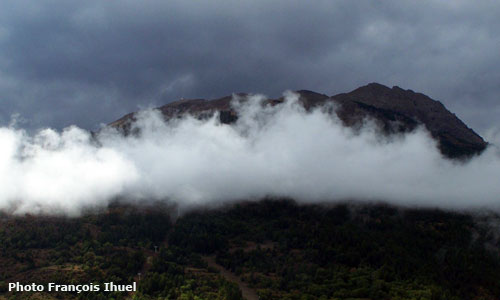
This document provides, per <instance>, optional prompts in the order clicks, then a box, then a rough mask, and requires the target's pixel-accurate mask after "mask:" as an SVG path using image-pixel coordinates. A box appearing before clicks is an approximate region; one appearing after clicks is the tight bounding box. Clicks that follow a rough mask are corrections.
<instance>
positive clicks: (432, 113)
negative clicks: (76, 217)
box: [109, 83, 487, 158]
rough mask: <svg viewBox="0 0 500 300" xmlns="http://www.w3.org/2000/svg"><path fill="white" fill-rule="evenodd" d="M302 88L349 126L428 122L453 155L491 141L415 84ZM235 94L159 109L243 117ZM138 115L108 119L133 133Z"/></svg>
mask: <svg viewBox="0 0 500 300" xmlns="http://www.w3.org/2000/svg"><path fill="white" fill-rule="evenodd" d="M297 93H298V94H299V95H300V102H301V103H302V105H304V107H305V108H306V109H307V110H310V109H312V108H314V107H318V106H321V105H324V104H326V103H334V104H336V105H337V107H338V109H337V110H336V114H337V116H338V117H339V118H340V119H341V120H342V122H343V124H344V125H345V126H349V127H356V126H360V125H361V124H362V122H363V120H364V119H365V118H367V117H370V118H372V119H374V120H375V122H376V123H377V124H378V125H379V126H380V127H381V128H382V129H383V132H385V133H387V134H394V133H401V132H410V131H413V130H414V129H415V128H417V126H419V125H422V126H425V128H426V129H427V130H428V131H429V132H430V133H431V135H432V137H433V138H435V139H436V140H437V141H438V144H439V149H440V151H441V153H442V154H443V155H445V156H446V157H449V158H464V157H469V156H471V155H475V154H479V153H481V152H482V151H483V150H484V149H485V148H486V146H487V143H486V142H485V141H484V140H483V138H482V137H481V136H479V135H478V134H477V133H475V132H474V131H473V130H472V129H471V128H469V127H467V125H465V124H464V123H463V122H462V121H461V120H460V119H459V118H458V117H457V116H456V115H455V114H453V113H451V112H450V111H449V110H447V109H446V107H445V106H444V105H443V104H442V103H441V102H439V101H436V100H433V99H431V98H430V97H428V96H426V95H424V94H421V93H415V92H413V91H412V90H404V89H402V88H400V87H397V86H395V87H393V88H389V87H387V86H384V85H381V84H378V83H370V84H368V85H365V86H362V87H360V88H357V89H355V90H353V91H351V92H349V93H341V94H338V95H334V96H327V95H324V94H320V93H316V92H313V91H308V90H300V91H297ZM239 95H240V96H244V95H245V94H239ZM232 98H233V97H232V96H226V97H222V98H218V99H213V100H205V99H182V100H179V101H175V102H171V103H168V104H166V105H163V106H161V107H158V109H159V110H160V111H161V112H162V114H163V115H164V116H165V118H166V119H169V118H174V117H181V116H183V115H185V114H191V115H193V116H195V117H197V118H200V119H202V118H207V117H210V116H212V115H213V114H214V113H219V117H220V121H221V122H222V123H224V124H231V123H233V122H235V121H236V120H237V119H238V115H237V112H236V111H235V110H234V109H233V108H232V107H231V100H232ZM282 102H283V98H278V99H269V100H267V101H266V104H267V105H280V104H281V103H282ZM134 120H135V113H130V114H128V115H125V116H124V117H122V118H120V119H118V120H116V121H114V122H112V123H110V124H109V125H110V126H113V127H115V128H118V129H120V130H122V131H124V132H125V133H128V131H129V129H130V125H131V123H132V122H133V121H134Z"/></svg>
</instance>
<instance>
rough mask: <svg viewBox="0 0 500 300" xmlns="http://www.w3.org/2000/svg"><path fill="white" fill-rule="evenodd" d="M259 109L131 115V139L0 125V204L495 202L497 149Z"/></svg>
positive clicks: (280, 108)
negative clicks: (234, 113) (478, 151)
mask: <svg viewBox="0 0 500 300" xmlns="http://www.w3.org/2000/svg"><path fill="white" fill-rule="evenodd" d="M285 98H286V101H285V104H283V105H277V106H274V107H269V106H262V105H261V102H262V100H264V97H263V96H259V95H255V96H251V97H248V99H234V101H233V105H234V106H235V108H236V109H237V110H238V113H239V116H240V117H239V119H238V121H237V123H236V124H234V125H232V126H229V125H224V124H220V122H219V121H218V118H217V117H213V118H211V119H207V120H197V119H195V118H192V117H189V116H186V117H184V118H182V119H173V120H170V121H164V120H163V117H162V116H161V114H160V113H159V112H157V111H154V110H147V111H143V112H141V113H140V114H139V115H138V121H137V122H136V123H135V124H134V126H135V127H136V128H137V129H138V131H139V132H140V133H139V134H138V135H129V136H123V135H121V134H120V133H119V132H117V131H116V130H114V129H112V128H105V129H103V130H102V131H101V132H100V133H99V134H97V135H96V136H95V137H93V136H92V135H91V134H90V133H89V132H87V131H85V130H82V129H79V128H77V127H69V128H66V129H64V130H63V131H62V132H57V131H54V130H51V129H44V130H41V131H39V132H38V133H37V134H35V135H29V134H28V133H26V132H25V131H23V130H20V129H15V128H13V127H12V126H11V127H4V128H1V129H0V141H2V142H1V143H2V147H0V152H1V153H0V189H1V190H2V193H1V195H0V209H1V210H5V211H10V212H14V213H26V212H30V213H53V212H60V213H69V214H78V213H79V212H80V211H81V209H82V208H86V207H89V206H91V207H94V206H104V205H106V204H107V203H109V201H112V200H114V199H126V200H125V201H133V202H141V201H149V200H161V201H169V202H171V203H176V204H178V205H179V206H180V207H181V208H182V207H184V208H186V207H191V206H197V205H210V204H219V203H224V202H230V201H238V200H252V199H260V198H263V197H267V196H271V197H290V198H293V199H296V200H297V201H300V202H324V201H327V202H329V201H332V202H334V201H345V200H357V201H385V202H389V203H393V204H398V205H409V206H420V207H423V206H425V207H441V208H451V209H462V208H484V207H486V208H490V209H497V208H498V207H499V205H498V204H499V203H500V197H499V196H498V195H500V185H499V184H498V178H500V155H499V150H498V148H496V147H495V146H492V147H489V148H488V149H487V150H486V151H485V152H484V153H483V154H482V155H481V156H478V157H475V158H473V159H471V160H469V161H467V162H457V161H452V160H449V159H444V158H443V157H442V155H441V154H440V152H439V150H438V149H437V147H436V142H435V141H434V140H433V139H432V138H431V137H430V135H429V133H428V132H427V131H426V130H425V129H423V128H420V129H418V130H416V131H414V132H412V133H408V134H404V135H397V136H391V137H387V136H383V135H381V134H380V132H379V131H378V129H377V128H376V126H375V125H374V123H373V122H370V120H366V122H365V125H364V126H363V127H362V128H361V129H360V130H356V131H354V130H352V129H350V128H346V127H344V126H342V124H341V121H340V120H338V119H337V118H336V117H335V114H330V113H328V112H327V111H328V110H329V109H331V107H327V108H325V107H323V108H321V109H317V110H314V111H312V112H306V111H305V110H304V109H303V108H302V106H301V105H299V104H298V103H297V95H296V94H293V93H285Z"/></svg>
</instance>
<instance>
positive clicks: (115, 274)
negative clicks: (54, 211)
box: [0, 200, 500, 300]
mask: <svg viewBox="0 0 500 300" xmlns="http://www.w3.org/2000/svg"><path fill="white" fill-rule="evenodd" d="M499 220H500V218H499V217H498V216H497V215H495V214H493V213H489V214H486V213H481V214H479V213H474V214H473V213H460V212H449V211H442V210H437V209H411V208H400V207H393V206H389V205H385V204H355V203H345V204H336V205H326V204H325V205H319V204H317V205H299V204H297V203H295V202H294V201H290V200H263V201H260V202H244V203H239V204H233V205H230V206H225V207H222V208H218V209H203V210H198V211H191V212H187V213H185V214H183V215H181V216H177V215H176V214H175V209H173V208H172V207H168V206H164V205H151V206H148V207H144V206H141V207H135V206H131V205H122V204H114V205H111V206H110V207H108V208H107V209H105V210H100V211H90V212H86V213H84V214H83V215H82V216H80V217H74V218H70V217H53V216H51V217H49V216H30V215H26V216H9V215H7V214H0V299H99V300H100V299H115V300H118V299H186V300H187V299H203V300H205V299H207V300H210V299H226V300H238V299H243V294H242V292H241V289H240V288H241V286H242V284H243V285H245V286H246V287H247V288H248V289H250V290H252V291H254V293H255V294H257V295H258V298H260V299H296V300H327V299H373V300H375V299H422V300H424V299H432V300H438V299H477V300H479V299H500V272H499V271H500V257H499V249H500V243H499V239H498V237H499V233H500V230H499V229H498V228H496V227H495V224H500V222H499ZM214 264H215V265H214ZM221 270H225V271H226V272H221ZM227 273H230V274H232V275H234V277H235V278H238V280H239V281H240V283H239V284H238V282H235V281H234V280H231V278H229V277H228V276H227ZM17 281H19V282H22V283H25V284H28V283H31V282H36V283H37V284H43V283H48V282H55V283H64V284H87V283H90V282H93V283H103V282H110V281H113V282H114V283H117V284H130V283H131V282H134V281H135V282H137V285H138V291H137V292H114V293H111V292H104V291H100V292H82V293H80V294H78V293H76V292H73V293H68V292H51V293H47V292H17V293H14V292H8V289H7V286H8V283H9V282H17Z"/></svg>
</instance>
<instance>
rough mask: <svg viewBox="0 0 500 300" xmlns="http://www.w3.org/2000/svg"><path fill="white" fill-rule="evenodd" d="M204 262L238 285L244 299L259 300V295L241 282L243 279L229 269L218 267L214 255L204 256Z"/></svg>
mask: <svg viewBox="0 0 500 300" xmlns="http://www.w3.org/2000/svg"><path fill="white" fill-rule="evenodd" d="M203 260H204V261H206V262H207V264H208V266H209V267H212V268H214V269H217V270H218V271H219V272H220V274H221V275H222V276H223V277H224V278H225V279H226V280H227V281H230V282H234V283H236V284H237V285H238V287H239V288H240V290H241V293H242V295H243V298H245V299H246V300H259V296H258V295H257V293H256V292H255V291H254V290H253V289H251V288H250V287H248V285H247V284H246V283H244V282H243V281H241V279H240V278H239V277H238V276H236V275H235V274H233V273H232V272H230V271H228V270H227V269H225V268H224V267H222V266H221V265H218V264H217V263H216V262H215V256H213V255H212V256H203Z"/></svg>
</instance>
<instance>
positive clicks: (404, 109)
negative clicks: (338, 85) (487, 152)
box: [332, 83, 487, 158]
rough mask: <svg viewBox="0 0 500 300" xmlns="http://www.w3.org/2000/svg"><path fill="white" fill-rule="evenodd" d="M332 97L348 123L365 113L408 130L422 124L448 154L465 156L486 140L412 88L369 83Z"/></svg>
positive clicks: (440, 105) (478, 151) (482, 144)
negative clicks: (405, 88)
mask: <svg viewBox="0 0 500 300" xmlns="http://www.w3.org/2000/svg"><path fill="white" fill-rule="evenodd" d="M332 99H333V100H334V101H336V102H338V103H339V104H340V105H341V107H342V108H341V109H340V110H339V111H338V115H339V117H341V119H342V120H343V121H344V123H346V125H350V124H352V123H355V121H352V119H356V118H359V116H360V115H363V114H366V115H370V116H372V117H375V118H376V119H378V120H381V121H382V123H383V124H384V125H385V126H387V124H388V123H390V122H392V123H397V124H399V125H398V127H397V128H398V130H400V131H411V130H413V129H414V128H415V127H416V126H417V125H420V124H422V125H424V126H425V127H426V128H427V130H428V131H429V132H430V133H431V134H432V136H433V137H434V138H435V139H436V140H438V142H439V149H440V150H441V152H442V153H443V154H444V155H446V156H448V157H452V158H455V157H466V156H470V155H474V154H479V153H481V152H482V151H483V150H484V149H485V148H486V145H487V143H486V142H485V141H484V140H483V138H481V137H480V136H479V135H478V134H476V133H475V132H474V131H473V130H472V129H470V128H469V127H467V126H466V125H465V124H464V123H463V122H462V121H461V120H460V119H459V118H457V117H456V116H455V114H453V113H451V112H450V111H449V110H447V109H446V107H445V106H444V105H443V104H442V103H441V102H439V101H436V100H433V99H431V98H429V97H427V96H426V95H424V94H420V93H415V92H413V91H412V90H403V89H401V88H399V87H397V86H396V87H393V88H392V89H391V88H388V87H386V86H383V85H381V84H377V83H371V84H369V85H366V86H363V87H360V88H358V89H356V90H354V91H352V92H350V93H347V94H339V95H335V96H333V97H332Z"/></svg>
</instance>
